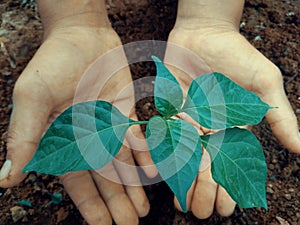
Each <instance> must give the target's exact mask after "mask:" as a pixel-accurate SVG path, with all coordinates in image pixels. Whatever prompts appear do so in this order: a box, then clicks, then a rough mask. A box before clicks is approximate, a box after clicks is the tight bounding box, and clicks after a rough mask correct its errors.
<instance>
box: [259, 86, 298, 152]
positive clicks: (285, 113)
mask: <svg viewBox="0 0 300 225" xmlns="http://www.w3.org/2000/svg"><path fill="white" fill-rule="evenodd" d="M263 100H264V101H265V102H267V103H268V104H269V105H270V106H275V107H276V108H274V109H271V110H269V112H268V113H267V116H266V118H267V120H268V122H269V124H270V126H271V129H272V131H273V133H274V135H275V136H276V137H277V138H278V140H279V141H280V142H281V143H282V144H283V145H284V146H285V147H286V148H287V149H289V150H290V151H292V152H295V153H298V154H300V136H299V128H298V123H297V118H296V116H295V114H294V112H293V109H292V107H291V105H290V103H289V101H288V99H287V97H286V95H285V93H284V90H283V87H279V88H277V89H274V90H273V92H272V93H270V94H267V95H264V96H263Z"/></svg>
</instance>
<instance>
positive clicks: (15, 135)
mask: <svg viewBox="0 0 300 225" xmlns="http://www.w3.org/2000/svg"><path fill="white" fill-rule="evenodd" d="M44 88H45V87H44V85H43V84H38V83H35V84H33V83H27V82H24V81H22V82H19V83H17V84H16V86H15V89H14V95H13V103H14V108H13V112H12V115H11V119H10V124H9V129H8V140H7V141H8V143H7V155H6V159H7V160H10V161H11V168H10V171H7V169H6V170H2V171H1V174H0V177H1V178H2V179H1V181H0V186H1V187H11V186H14V185H16V184H18V183H19V182H21V181H22V180H23V179H24V178H25V177H26V174H22V172H21V171H22V169H23V168H24V166H25V164H26V163H28V162H29V160H30V159H31V158H32V156H33V154H34V152H35V149H36V147H37V145H38V143H39V140H40V138H41V136H42V133H43V132H44V129H45V127H46V125H47V120H48V117H49V114H50V105H51V104H50V100H49V98H48V99H47V95H42V93H43V92H44V91H45V89H44Z"/></svg>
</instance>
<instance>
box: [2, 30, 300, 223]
mask: <svg viewBox="0 0 300 225" xmlns="http://www.w3.org/2000/svg"><path fill="white" fill-rule="evenodd" d="M168 42H169V43H173V44H176V45H178V46H181V47H184V48H187V49H189V50H191V51H192V52H194V53H195V54H196V55H198V56H199V57H200V58H202V59H203V60H204V62H205V63H206V64H207V65H208V66H209V67H210V68H211V70H212V71H218V72H221V73H223V74H225V75H227V76H228V77H229V78H230V79H232V80H233V81H235V82H236V83H238V84H240V85H241V86H243V87H244V88H246V89H247V90H249V91H253V92H255V93H256V94H258V95H259V96H260V98H261V99H262V100H263V101H265V102H266V103H268V104H269V105H271V106H276V107H277V108H275V109H272V110H270V111H269V112H268V114H267V116H266V117H267V120H268V122H269V124H270V126H271V128H272V131H273V133H274V135H275V136H276V137H277V138H278V139H279V140H280V142H281V143H282V144H283V145H284V146H285V147H287V148H288V149H289V150H291V151H293V152H296V153H300V139H299V135H298V125H297V119H296V117H295V115H294V113H293V110H292V108H291V106H290V104H289V102H288V99H287V98H286V95H285V93H284V89H283V83H282V76H281V73H280V71H279V69H278V68H277V67H276V66H275V65H274V64H272V63H271V62H270V61H269V60H268V59H267V58H266V57H264V56H263V55H262V54H261V53H260V52H258V51H257V50H256V49H255V48H254V47H253V46H251V45H250V44H249V43H248V41H247V40H246V39H245V38H244V37H243V36H241V35H240V34H239V32H238V30H237V29H235V28H232V27H231V26H228V27H226V26H220V27H218V26H214V27H213V28H211V27H210V28H205V27H204V28H198V27H195V28H193V27H191V26H189V27H184V26H183V27H180V26H177V27H175V28H174V29H173V30H172V31H171V33H170V35H169V38H168ZM118 46H121V41H120V39H119V37H118V35H117V34H116V33H115V31H114V30H113V29H112V28H111V27H110V26H106V27H95V26H72V27H68V28H57V29H53V30H52V31H51V32H49V33H48V34H47V35H46V37H45V39H44V41H43V43H42V45H41V47H40V48H39V49H38V51H37V52H36V54H35V55H34V57H33V58H32V60H31V61H30V62H29V64H28V65H27V67H26V68H25V70H24V71H23V73H22V74H21V76H20V77H19V79H18V81H17V83H16V85H15V88H14V93H13V103H14V108H13V112H12V115H11V121H10V125H9V137H8V143H7V149H8V150H7V159H8V160H9V161H7V162H6V163H5V165H4V166H3V168H2V171H1V173H0V178H1V181H0V186H1V187H4V188H5V187H11V186H14V185H17V184H18V183H20V182H21V181H22V180H23V179H24V178H25V177H26V174H22V173H21V170H22V169H23V167H24V166H25V164H26V163H28V162H29V160H30V159H31V158H32V156H33V155H34V152H35V149H36V148H37V145H38V144H39V141H40V139H41V136H42V135H43V133H44V132H45V130H46V129H47V127H48V126H49V124H50V123H51V122H52V121H53V119H54V118H55V117H56V116H57V115H59V114H60V113H61V112H62V111H63V110H64V109H66V108H67V107H69V106H70V105H71V104H72V103H73V99H74V95H75V92H76V88H77V86H78V82H79V81H80V79H81V77H82V75H83V74H84V71H85V70H86V69H87V67H88V66H89V65H90V64H91V63H92V62H93V61H94V60H95V59H96V58H97V57H98V56H100V55H102V54H105V53H107V52H108V51H109V50H111V49H114V48H116V47H118ZM168 51H169V50H168V48H167V49H166V56H167V55H168ZM122 57H124V58H123V60H126V57H125V54H123V56H122ZM178 57H179V58H178ZM178 57H177V59H178V60H179V61H181V63H183V64H186V65H191V66H195V67H197V65H193V62H189V59H188V58H185V57H182V58H180V55H179V56H178ZM111 64H112V65H113V64H114V62H113V61H112V62H111ZM109 66H110V65H109V64H107V65H103V70H106V69H108V67H109ZM195 70H196V68H195ZM179 74H180V73H178V75H176V73H175V74H174V75H175V76H176V77H177V79H178V81H179V82H180V84H181V86H182V88H183V89H184V90H185V91H187V87H188V85H189V82H190V81H191V80H190V78H188V79H186V78H185V77H184V76H180V75H179ZM130 83H132V78H131V75H130V71H129V69H128V67H126V68H123V69H121V70H119V71H117V73H116V74H115V75H114V76H113V78H112V79H110V80H108V81H107V83H106V84H105V86H104V87H103V89H102V90H101V92H100V95H99V96H98V98H99V99H101V100H105V101H109V102H111V103H113V104H114V105H115V106H116V107H118V108H119V110H120V111H121V112H125V111H126V112H128V111H130V110H131V111H130V112H131V113H130V115H129V116H130V117H131V118H133V119H137V117H136V114H135V112H134V110H133V109H132V108H131V109H128V107H132V106H133V105H134V98H133V96H134V91H133V89H132V90H130V91H127V92H126V93H125V94H123V95H122V96H118V98H117V99H116V97H117V95H118V93H120V92H121V90H122V89H123V88H124V87H125V86H126V85H128V84H130ZM94 85H97V84H94ZM88 91H89V90H88V89H87V90H86V92H87V93H88ZM81 100H89V96H88V94H87V96H86V99H84V98H83V99H81ZM197 128H198V129H199V132H201V131H203V129H200V127H199V126H198V127H197ZM130 131H131V132H130V133H131V135H127V137H126V140H125V142H126V144H125V145H124V146H123V147H122V149H121V151H120V153H119V154H118V155H117V156H116V158H115V160H114V161H113V162H112V163H110V164H109V165H107V166H106V167H105V168H104V169H102V170H101V172H100V173H99V171H98V172H96V171H79V172H72V173H67V174H64V175H62V176H60V181H61V182H62V184H63V185H64V187H65V190H66V191H67V192H68V194H69V195H70V197H71V198H72V200H73V201H74V203H75V205H76V206H77V208H78V209H79V211H80V212H81V214H82V216H83V217H84V218H85V220H86V221H87V222H88V223H89V224H91V225H93V224H103V225H108V224H112V220H114V221H115V222H116V224H118V225H125V224H130V225H133V224H138V218H139V217H143V216H146V215H147V213H148V212H149V209H150V205H149V201H148V199H147V196H146V194H145V192H144V190H143V187H142V186H138V185H135V186H129V185H122V182H121V181H125V182H123V183H128V182H126V180H129V181H133V182H135V183H138V181H139V177H138V173H137V171H136V170H130V171H127V170H126V169H124V168H123V166H122V165H124V164H122V163H116V162H117V161H118V162H124V163H125V164H127V165H134V160H136V162H137V164H138V165H139V166H142V168H143V169H144V172H145V173H146V175H147V176H148V177H155V176H156V175H157V170H156V168H155V166H154V165H153V162H152V160H151V157H150V154H149V152H148V151H147V146H146V143H145V141H143V138H144V137H143V134H142V132H141V129H140V127H139V126H133V127H131V130H130ZM136 138H138V139H139V140H140V141H139V146H135V145H137V144H136V143H135V140H136ZM134 149H143V151H137V150H134ZM202 162H203V163H201V166H200V168H201V169H200V170H199V174H198V176H197V178H196V179H195V181H194V182H193V184H192V186H191V188H190V190H189V192H188V194H187V208H188V209H189V210H191V211H192V212H193V214H194V215H195V216H196V217H198V218H207V217H209V216H210V215H211V214H212V212H213V210H214V208H215V209H216V211H217V212H218V213H219V214H220V215H223V216H229V215H230V214H232V212H233V211H234V207H235V202H234V201H233V200H232V199H231V198H230V196H229V195H228V194H227V193H226V191H225V190H224V189H223V188H222V187H221V186H219V185H217V184H216V183H215V182H214V181H213V179H212V175H211V172H210V166H209V157H208V155H207V154H205V153H204V156H203V160H202ZM202 164H203V165H202ZM101 174H102V175H103V176H102V175H101ZM107 177H115V178H116V179H120V182H113V181H111V180H110V179H107ZM174 204H175V206H176V208H178V209H179V210H180V206H179V204H178V202H177V200H176V198H174Z"/></svg>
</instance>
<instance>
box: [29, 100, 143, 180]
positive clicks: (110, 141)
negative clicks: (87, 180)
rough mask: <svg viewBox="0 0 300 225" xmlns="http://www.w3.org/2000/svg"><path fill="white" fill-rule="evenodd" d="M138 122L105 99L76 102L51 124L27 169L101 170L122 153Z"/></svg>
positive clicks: (57, 172) (50, 171) (49, 171)
mask: <svg viewBox="0 0 300 225" xmlns="http://www.w3.org/2000/svg"><path fill="white" fill-rule="evenodd" d="M135 123H138V122H135V121H133V120H131V119H129V118H127V117H125V116H124V115H123V114H121V112H120V111H119V110H118V109H117V108H116V107H114V106H113V105H111V104H110V103H108V102H105V101H89V102H83V103H78V104H75V105H73V106H71V107H70V108H68V109H67V110H66V111H64V112H63V113H62V114H61V115H59V116H58V117H57V119H56V120H55V121H54V122H53V123H52V124H51V126H50V127H49V129H48V130H47V132H46V133H45V135H44V136H43V138H42V140H41V141H40V144H39V146H38V148H37V150H36V153H35V155H34V157H33V158H32V160H31V161H30V162H29V163H28V164H27V165H26V166H25V168H24V169H23V172H29V171H37V172H40V173H46V174H52V175H61V174H64V173H66V172H70V171H78V170H96V169H100V168H102V167H103V166H105V165H106V164H107V163H109V162H110V161H111V160H112V159H113V158H114V156H115V155H116V154H117V153H118V151H119V150H120V148H121V146H122V143H123V140H124V136H125V133H126V131H127V129H128V127H129V126H130V125H132V124H135Z"/></svg>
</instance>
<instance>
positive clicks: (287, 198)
mask: <svg viewBox="0 0 300 225" xmlns="http://www.w3.org/2000/svg"><path fill="white" fill-rule="evenodd" d="M284 197H285V198H286V200H291V199H292V196H291V195H290V194H285V195H284Z"/></svg>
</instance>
